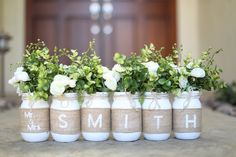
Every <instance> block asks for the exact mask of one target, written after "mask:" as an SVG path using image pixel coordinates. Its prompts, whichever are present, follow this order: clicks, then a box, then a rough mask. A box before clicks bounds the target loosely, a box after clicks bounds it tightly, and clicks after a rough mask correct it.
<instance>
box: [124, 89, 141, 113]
mask: <svg viewBox="0 0 236 157" xmlns="http://www.w3.org/2000/svg"><path fill="white" fill-rule="evenodd" d="M125 94H126V96H127V97H128V99H129V102H130V104H131V107H132V108H133V109H135V110H136V111H138V106H137V105H136V104H135V103H134V101H133V100H132V95H131V94H130V93H127V92H125Z"/></svg>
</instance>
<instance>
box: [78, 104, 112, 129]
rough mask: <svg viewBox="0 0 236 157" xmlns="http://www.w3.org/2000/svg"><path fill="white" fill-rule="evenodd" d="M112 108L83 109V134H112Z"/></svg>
mask: <svg viewBox="0 0 236 157" xmlns="http://www.w3.org/2000/svg"><path fill="white" fill-rule="evenodd" d="M110 113H111V110H110V108H82V116H81V123H82V131H83V132H110V119H111V117H110Z"/></svg>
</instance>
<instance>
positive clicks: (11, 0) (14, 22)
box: [0, 0, 25, 95]
mask: <svg viewBox="0 0 236 157" xmlns="http://www.w3.org/2000/svg"><path fill="white" fill-rule="evenodd" d="M1 2H2V4H1V6H0V7H1V8H0V9H1V10H2V12H3V15H2V16H3V28H4V31H5V32H7V33H8V34H9V35H11V36H12V40H11V41H10V48H11V50H10V51H9V52H8V53H7V54H6V56H5V90H6V94H7V95H12V94H15V89H14V88H13V87H11V86H10V85H8V83H7V82H8V80H9V79H10V78H11V77H12V75H13V72H12V71H10V64H15V63H17V62H19V61H21V59H22V55H23V50H24V41H25V0H1Z"/></svg>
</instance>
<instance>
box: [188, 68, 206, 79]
mask: <svg viewBox="0 0 236 157" xmlns="http://www.w3.org/2000/svg"><path fill="white" fill-rule="evenodd" d="M205 75H206V73H205V71H204V70H203V69H202V68H194V69H193V70H192V71H191V76H193V77H196V78H203V77H205Z"/></svg>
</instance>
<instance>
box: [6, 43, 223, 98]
mask: <svg viewBox="0 0 236 157" xmlns="http://www.w3.org/2000/svg"><path fill="white" fill-rule="evenodd" d="M94 46H95V41H94V40H92V41H91V42H89V46H88V49H87V50H86V51H85V52H82V53H81V54H79V53H78V51H77V50H68V49H57V48H55V49H54V53H53V54H51V55H50V54H49V49H48V48H47V47H46V46H45V44H44V42H42V41H40V40H38V42H37V43H31V44H29V45H28V46H27V47H26V50H25V55H24V58H23V61H22V62H21V63H20V64H19V67H18V68H17V69H16V71H15V73H14V76H13V77H12V78H11V79H10V80H9V83H10V84H11V85H13V86H15V87H16V88H17V92H18V93H19V94H21V93H32V94H33V96H34V98H35V99H44V100H47V99H48V97H49V96H50V95H53V96H60V95H62V94H64V93H70V92H73V93H80V94H81V93H84V92H86V93H88V94H92V93H95V92H109V91H116V92H130V93H132V94H134V93H136V92H139V93H141V94H142V93H144V92H169V93H174V94H179V93H181V92H184V91H186V92H188V91H198V90H215V89H219V88H223V87H224V86H225V84H224V82H223V81H222V80H221V78H220V74H221V72H222V70H221V69H219V68H218V67H217V66H215V65H213V63H214V57H215V55H216V54H218V53H220V52H221V51H222V50H221V49H220V50H217V51H215V52H213V49H208V50H207V51H205V52H202V53H201V56H200V58H198V59H193V58H192V57H191V56H187V57H186V58H184V59H183V64H180V62H178V60H179V59H180V58H179V56H180V55H181V53H182V51H183V50H182V47H177V46H176V45H174V46H173V50H172V52H171V53H170V55H169V56H166V57H164V56H162V55H161V52H162V50H163V48H160V49H157V48H156V47H155V46H154V45H153V44H150V45H145V46H144V48H142V49H141V54H140V55H137V54H135V53H132V54H131V55H130V56H129V57H128V56H125V55H123V54H121V53H115V55H114V61H115V62H116V64H115V65H114V66H113V68H112V69H111V70H110V69H109V68H107V67H104V66H102V64H101V59H100V58H99V57H98V56H97V54H96V51H95V50H94ZM63 56H64V57H65V56H66V57H68V58H69V60H70V62H71V63H70V65H64V64H59V60H60V57H63ZM177 62H178V63H177Z"/></svg>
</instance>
